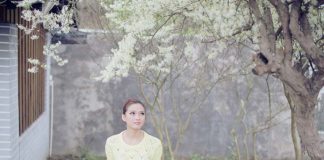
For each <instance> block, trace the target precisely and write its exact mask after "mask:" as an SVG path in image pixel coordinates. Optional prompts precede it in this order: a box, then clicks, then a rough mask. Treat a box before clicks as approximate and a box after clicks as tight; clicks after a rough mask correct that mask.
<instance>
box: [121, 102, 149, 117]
mask: <svg viewBox="0 0 324 160" xmlns="http://www.w3.org/2000/svg"><path fill="white" fill-rule="evenodd" d="M132 104H141V105H142V106H143V107H144V110H145V105H144V104H143V103H142V102H141V101H139V100H137V99H128V100H127V101H126V103H125V104H124V107H123V114H125V113H126V111H127V109H128V107H129V106H130V105H132Z"/></svg>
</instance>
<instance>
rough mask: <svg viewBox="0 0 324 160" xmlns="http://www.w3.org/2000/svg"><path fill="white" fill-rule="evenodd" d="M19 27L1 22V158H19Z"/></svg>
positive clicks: (7, 159)
mask: <svg viewBox="0 0 324 160" xmlns="http://www.w3.org/2000/svg"><path fill="white" fill-rule="evenodd" d="M17 71H18V67H17V28H16V27H15V25H9V24H3V23H0V160H9V159H10V160H14V159H18V158H19V156H18V155H19V154H17V153H18V151H19V147H18V146H19V145H18V138H19V128H18V126H19V125H18V83H17Z"/></svg>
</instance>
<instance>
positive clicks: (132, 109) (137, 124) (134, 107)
mask: <svg viewBox="0 0 324 160" xmlns="http://www.w3.org/2000/svg"><path fill="white" fill-rule="evenodd" d="M122 119H123V121H124V122H126V125H127V128H129V129H135V130H139V129H141V128H142V127H143V125H144V122H145V109H144V107H143V106H142V105H141V104H139V103H134V104H131V105H130V106H128V108H127V111H126V113H125V114H123V115H122Z"/></svg>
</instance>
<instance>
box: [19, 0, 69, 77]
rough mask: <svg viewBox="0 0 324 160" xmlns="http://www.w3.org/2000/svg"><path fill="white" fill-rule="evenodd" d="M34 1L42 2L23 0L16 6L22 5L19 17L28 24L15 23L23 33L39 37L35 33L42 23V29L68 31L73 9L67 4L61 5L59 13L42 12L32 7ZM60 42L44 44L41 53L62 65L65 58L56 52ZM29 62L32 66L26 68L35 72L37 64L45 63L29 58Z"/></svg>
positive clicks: (42, 65)
mask: <svg viewBox="0 0 324 160" xmlns="http://www.w3.org/2000/svg"><path fill="white" fill-rule="evenodd" d="M35 2H42V3H44V2H43V1H40V0H23V1H20V2H18V5H17V6H18V7H23V8H24V10H23V11H22V15H21V18H22V19H23V20H25V21H27V22H29V24H30V25H27V26H24V25H22V24H17V27H18V28H19V29H21V30H23V31H24V32H25V34H27V35H29V34H32V35H31V36H30V38H31V39H32V40H36V39H38V38H39V35H37V33H38V32H37V31H36V29H37V26H38V25H40V24H41V25H42V26H43V27H44V29H46V30H48V31H49V32H55V33H58V34H61V33H65V34H66V33H69V32H70V26H71V25H72V24H73V9H72V8H69V7H68V6H63V7H62V10H61V12H60V13H44V12H43V11H40V10H38V9H32V8H31V6H32V4H33V3H35ZM53 2H54V1H53ZM56 2H57V3H58V1H56ZM60 44H61V43H60V42H58V43H56V44H50V45H46V46H44V50H43V54H44V55H47V56H49V57H52V58H53V59H54V60H55V61H56V62H57V63H58V65H60V66H62V65H64V64H65V63H67V62H68V61H67V60H66V59H62V58H61V57H60V56H59V55H58V54H57V53H58V50H57V49H58V47H59V46H60ZM28 62H29V63H31V64H32V67H31V68H29V69H28V71H29V72H32V73H36V72H37V71H38V66H41V67H43V68H46V65H45V64H44V63H43V62H38V63H35V62H36V60H33V61H31V59H29V61H28Z"/></svg>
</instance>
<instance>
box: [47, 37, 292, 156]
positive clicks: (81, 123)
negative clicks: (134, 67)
mask: <svg viewBox="0 0 324 160" xmlns="http://www.w3.org/2000/svg"><path fill="white" fill-rule="evenodd" d="M109 37H111V36H109V35H108V36H107V37H103V36H100V35H89V36H88V40H87V41H88V44H84V45H65V46H63V47H62V48H61V52H62V55H63V56H64V57H65V58H68V59H69V63H68V64H66V65H65V66H63V67H59V66H57V65H53V66H52V67H53V68H52V71H53V72H52V73H53V77H54V90H55V91H54V95H55V96H54V97H55V100H54V144H53V152H54V154H71V153H72V154H80V149H86V150H88V151H90V152H91V153H95V154H97V155H104V143H105V140H106V138H107V137H108V136H110V135H112V134H116V133H119V132H120V131H122V130H123V129H125V124H124V123H123V122H122V120H121V106H122V105H123V103H124V101H125V99H127V98H130V97H132V98H139V99H142V98H141V96H140V93H139V88H138V81H137V80H136V77H135V76H134V75H130V76H129V77H128V78H124V79H122V80H121V81H120V82H110V83H101V82H96V81H94V80H93V79H91V77H93V76H94V75H96V74H98V71H99V70H100V67H102V66H100V65H101V63H100V62H101V61H102V60H103V57H104V54H105V53H107V52H109V51H110V49H111V48H113V47H114V46H113V43H112V39H105V38H109ZM105 40H106V41H105ZM241 59H242V60H243V61H246V62H248V61H249V59H248V57H246V58H244V57H241ZM188 74H191V73H188ZM249 78H250V79H251V83H252V84H253V85H254V87H253V90H252V92H251V95H250V97H249V101H248V102H246V104H245V105H246V112H247V115H246V118H245V120H246V121H245V122H246V124H247V125H248V127H249V129H252V127H256V124H262V123H263V122H264V121H265V119H266V118H267V116H268V114H269V112H268V111H269V107H268V93H267V86H266V81H265V79H266V77H256V76H253V75H249ZM185 79H186V78H184V79H183V80H185ZM244 79H245V78H243V79H239V80H235V79H232V80H231V79H229V80H227V81H225V82H222V83H220V84H218V85H217V86H216V87H215V88H214V89H213V90H212V92H211V94H210V96H209V97H208V100H207V102H205V103H203V104H201V107H200V109H199V111H198V112H196V113H194V114H193V117H192V121H191V123H190V125H189V128H188V130H187V131H186V132H185V134H184V136H183V142H182V144H181V145H180V148H179V150H178V151H177V153H178V154H180V155H184V156H192V155H197V154H198V155H207V156H211V157H213V156H214V157H215V156H219V157H223V158H224V157H229V156H230V154H231V153H232V149H234V147H235V146H234V145H233V137H232V134H231V133H233V132H232V131H233V129H235V130H236V131H237V135H238V141H239V143H240V144H239V145H240V146H241V147H242V145H243V139H244V127H243V125H242V124H241V123H240V121H239V120H237V117H236V116H237V115H238V113H239V111H240V105H241V104H240V100H241V99H244V98H246V95H248V89H247V83H246V82H245V80H244ZM183 82H184V81H182V80H181V81H180V82H178V84H176V85H175V86H176V87H175V89H174V92H175V93H174V94H175V97H174V99H176V100H181V101H177V102H179V104H180V105H181V116H182V117H183V116H186V115H187V113H188V112H187V110H186V109H187V106H189V104H188V103H190V98H191V99H193V98H194V97H193V95H192V94H190V92H188V90H183V89H182V88H181V84H182V83H183ZM269 83H270V86H271V93H272V107H273V108H272V112H273V113H272V114H275V111H278V108H281V107H283V108H284V107H287V108H286V109H287V110H286V111H284V112H282V114H279V116H278V117H277V119H276V121H280V123H279V125H276V126H275V127H272V128H271V129H269V130H264V131H263V132H259V133H258V134H257V139H256V140H257V142H256V145H257V146H256V149H257V153H258V156H259V158H260V159H283V158H291V157H293V146H292V143H291V138H290V134H289V133H290V132H289V128H290V122H289V115H290V112H289V110H288V106H287V102H286V99H285V97H284V95H283V90H282V86H281V84H280V82H279V81H277V80H276V79H273V78H269ZM185 98H189V99H187V100H186V99H185ZM164 100H165V103H166V104H167V105H166V106H167V108H166V115H167V116H166V118H167V119H166V121H167V124H168V127H169V129H171V131H170V135H171V138H172V140H175V138H176V137H175V135H176V128H175V123H174V122H175V120H176V119H175V116H174V114H173V113H172V107H171V105H170V104H171V103H170V100H171V97H170V96H168V93H166V97H165V99H164ZM145 130H146V131H147V132H148V133H150V134H153V135H155V136H157V134H156V132H155V130H154V129H153V127H152V124H151V123H150V118H149V117H148V120H147V123H146V125H145ZM247 141H248V142H247V143H248V144H247V145H248V146H249V150H250V153H252V150H251V149H252V147H251V142H252V140H251V137H249V136H248V138H247ZM243 148H244V147H242V149H243ZM243 151H244V149H243V150H242V152H243Z"/></svg>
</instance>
